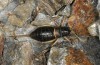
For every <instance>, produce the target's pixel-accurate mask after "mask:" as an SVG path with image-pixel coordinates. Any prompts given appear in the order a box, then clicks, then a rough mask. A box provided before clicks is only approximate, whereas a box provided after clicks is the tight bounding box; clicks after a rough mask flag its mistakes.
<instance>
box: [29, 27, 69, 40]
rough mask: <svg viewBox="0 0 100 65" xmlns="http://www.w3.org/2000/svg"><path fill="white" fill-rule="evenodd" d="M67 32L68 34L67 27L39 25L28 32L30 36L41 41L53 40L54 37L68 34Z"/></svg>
mask: <svg viewBox="0 0 100 65" xmlns="http://www.w3.org/2000/svg"><path fill="white" fill-rule="evenodd" d="M54 30H55V31H54ZM55 33H57V34H55ZM69 34H70V29H69V27H50V26H44V27H39V28H37V29H36V30H35V31H33V32H32V33H31V34H30V37H31V38H33V39H35V40H38V41H41V42H46V41H50V40H53V39H55V38H59V37H63V36H68V35H69Z"/></svg>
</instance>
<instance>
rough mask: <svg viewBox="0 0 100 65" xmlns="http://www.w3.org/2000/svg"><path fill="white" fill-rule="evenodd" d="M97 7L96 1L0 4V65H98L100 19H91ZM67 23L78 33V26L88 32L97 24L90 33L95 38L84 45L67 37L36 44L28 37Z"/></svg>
mask: <svg viewBox="0 0 100 65" xmlns="http://www.w3.org/2000/svg"><path fill="white" fill-rule="evenodd" d="M99 5H100V1H99V0H2V1H1V0H0V55H1V57H0V65H70V64H72V65H91V64H93V65H100V53H99V52H100V40H99V38H100V24H99V22H100V21H99V18H100V17H97V16H96V20H95V16H94V13H95V14H96V12H97V11H98V12H99V14H100V11H99ZM96 9H97V11H96ZM95 11H96V12H95ZM99 16H100V15H99ZM69 20H70V21H73V23H74V25H73V26H74V27H76V28H77V31H79V29H80V28H81V27H82V26H77V25H80V24H82V25H83V28H85V29H87V28H86V27H89V26H90V27H91V26H92V24H93V23H95V22H97V21H99V22H98V23H97V25H96V26H95V27H96V28H94V29H93V32H90V33H93V34H95V35H96V36H97V37H94V36H95V35H92V36H89V37H88V38H87V37H83V38H84V39H86V40H85V41H83V38H82V39H81V37H78V36H77V35H75V34H70V35H69V36H67V37H61V38H57V40H55V41H53V42H39V41H37V40H34V39H32V38H30V37H29V36H28V35H29V34H30V33H31V32H33V31H34V30H35V29H37V28H38V27H41V26H55V27H57V26H68V25H66V24H68V23H69ZM77 21H78V22H77ZM92 22H93V23H92ZM78 23H79V24H78ZM90 23H92V24H90ZM76 24H77V25H76ZM85 26H86V27H85ZM83 28H81V29H83ZM48 30H49V29H48ZM71 31H73V30H71ZM82 31H83V32H80V33H81V34H82V33H84V32H85V30H82ZM36 34H37V33H36ZM77 34H78V33H77ZM98 37H99V38H98ZM50 41H51V40H50ZM3 45H4V49H3ZM2 52H3V53H2ZM84 59H85V60H84ZM86 60H87V61H86ZM85 61H86V62H85Z"/></svg>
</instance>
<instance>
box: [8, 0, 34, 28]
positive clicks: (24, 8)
mask: <svg viewBox="0 0 100 65" xmlns="http://www.w3.org/2000/svg"><path fill="white" fill-rule="evenodd" d="M34 8H35V1H34V0H27V1H26V2H25V3H24V4H21V5H19V6H18V7H16V8H15V10H14V12H13V13H12V14H13V15H11V16H9V18H8V21H9V22H10V23H11V24H12V25H16V26H19V27H21V26H23V25H24V23H25V22H27V20H28V19H29V18H30V17H31V14H32V11H33V9H34Z"/></svg>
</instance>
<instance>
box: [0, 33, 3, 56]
mask: <svg viewBox="0 0 100 65" xmlns="http://www.w3.org/2000/svg"><path fill="white" fill-rule="evenodd" d="M3 48H4V36H3V34H2V33H1V32H0V56H2V53H3Z"/></svg>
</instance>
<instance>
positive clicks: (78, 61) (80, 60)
mask: <svg viewBox="0 0 100 65" xmlns="http://www.w3.org/2000/svg"><path fill="white" fill-rule="evenodd" d="M68 51H69V55H68V56H66V62H67V64H66V65H93V64H92V63H91V62H90V60H89V59H88V58H87V57H86V55H85V53H84V52H82V51H81V50H78V49H74V48H70V49H69V50H68Z"/></svg>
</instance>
